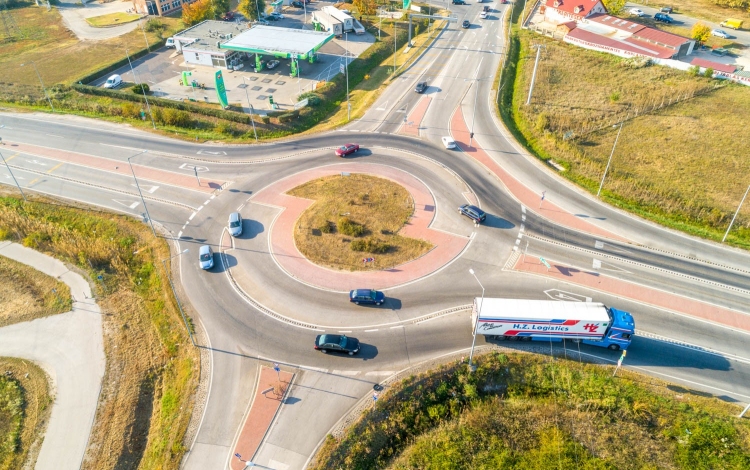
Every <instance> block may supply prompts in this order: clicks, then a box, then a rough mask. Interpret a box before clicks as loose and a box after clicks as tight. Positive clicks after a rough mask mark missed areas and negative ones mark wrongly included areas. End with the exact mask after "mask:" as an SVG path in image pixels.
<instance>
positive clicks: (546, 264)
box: [539, 256, 552, 269]
mask: <svg viewBox="0 0 750 470" xmlns="http://www.w3.org/2000/svg"><path fill="white" fill-rule="evenodd" d="M539 261H541V262H542V264H543V265H545V266H547V269H549V268H551V267H552V266H550V265H549V263H548V262H547V260H546V259H544V258H542V257H541V256H540V257H539Z"/></svg>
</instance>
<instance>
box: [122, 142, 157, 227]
mask: <svg viewBox="0 0 750 470" xmlns="http://www.w3.org/2000/svg"><path fill="white" fill-rule="evenodd" d="M146 152H148V150H144V151H142V152H139V153H136V154H135V155H133V156H132V157H128V165H130V172H131V173H133V179H134V180H135V187H136V188H138V194H139V195H140V196H141V202H142V203H143V209H144V210H145V211H146V217H148V222H149V224H151V232H152V233H153V234H154V237H155V236H156V229H155V228H154V221H153V220H151V214H149V213H148V207H146V200H145V199H143V193H142V192H141V185H139V184H138V178H136V177H135V170H133V164H132V163H130V159H131V158H135V157H137V156H138V155H142V154H144V153H146Z"/></svg>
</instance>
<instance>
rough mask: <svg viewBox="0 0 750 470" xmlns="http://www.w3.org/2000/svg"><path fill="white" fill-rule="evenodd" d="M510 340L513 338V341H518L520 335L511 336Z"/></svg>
mask: <svg viewBox="0 0 750 470" xmlns="http://www.w3.org/2000/svg"><path fill="white" fill-rule="evenodd" d="M510 340H511V341H518V336H511V337H510Z"/></svg>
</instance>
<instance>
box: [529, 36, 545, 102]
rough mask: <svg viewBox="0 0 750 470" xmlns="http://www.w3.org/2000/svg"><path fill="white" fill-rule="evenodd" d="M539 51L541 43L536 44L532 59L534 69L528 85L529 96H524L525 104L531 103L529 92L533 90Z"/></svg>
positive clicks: (540, 50)
mask: <svg viewBox="0 0 750 470" xmlns="http://www.w3.org/2000/svg"><path fill="white" fill-rule="evenodd" d="M532 47H534V46H532ZM541 52H542V45H541V44H537V45H536V60H535V61H534V71H533V72H532V73H531V86H530V87H529V97H528V98H526V105H528V104H529V103H531V94H532V93H533V91H534V82H535V81H536V68H537V66H538V65H539V55H540V53H541Z"/></svg>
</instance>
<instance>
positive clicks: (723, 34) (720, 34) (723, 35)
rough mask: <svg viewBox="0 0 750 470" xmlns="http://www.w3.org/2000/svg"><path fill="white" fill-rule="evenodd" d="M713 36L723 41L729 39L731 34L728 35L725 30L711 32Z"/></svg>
mask: <svg viewBox="0 0 750 470" xmlns="http://www.w3.org/2000/svg"><path fill="white" fill-rule="evenodd" d="M711 36H716V37H717V38H721V39H729V34H727V32H726V31H724V30H723V29H714V30H711Z"/></svg>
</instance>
